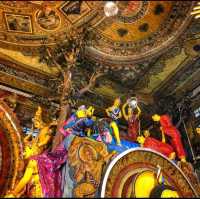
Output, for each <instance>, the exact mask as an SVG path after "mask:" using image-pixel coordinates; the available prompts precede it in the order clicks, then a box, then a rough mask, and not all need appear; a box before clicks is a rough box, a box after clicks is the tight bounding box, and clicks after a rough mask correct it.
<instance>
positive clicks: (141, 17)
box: [87, 1, 192, 66]
mask: <svg viewBox="0 0 200 199" xmlns="http://www.w3.org/2000/svg"><path fill="white" fill-rule="evenodd" d="M118 4H119V10H121V12H120V13H119V14H118V15H117V16H116V17H113V18H106V17H103V18H102V20H101V22H99V24H98V25H96V26H95V28H94V30H93V31H94V35H95V37H96V40H95V41H94V42H93V44H92V45H91V46H89V47H88V49H87V50H88V54H89V55H90V56H91V57H93V58H95V59H99V60H100V59H103V61H102V62H106V63H107V62H108V63H112V65H115V64H116V61H115V60H118V61H120V63H118V65H119V64H121V65H122V66H124V65H128V63H129V64H130V63H133V62H134V61H135V62H136V61H137V62H138V61H143V60H144V58H147V57H148V56H150V55H151V56H153V55H154V56H155V55H158V54H160V53H162V50H166V48H167V47H169V46H170V45H171V44H172V43H173V42H174V40H176V38H177V37H178V36H179V35H180V34H181V33H182V32H183V31H184V30H185V28H186V27H187V24H188V22H189V20H190V18H191V17H190V16H189V12H190V9H191V6H192V4H191V2H189V1H186V2H181V3H180V2H174V1H173V2H172V1H123V2H119V3H118Z"/></svg>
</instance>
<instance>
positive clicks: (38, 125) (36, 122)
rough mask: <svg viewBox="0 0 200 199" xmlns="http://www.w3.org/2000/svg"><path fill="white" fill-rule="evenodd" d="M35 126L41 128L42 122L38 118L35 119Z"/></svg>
mask: <svg viewBox="0 0 200 199" xmlns="http://www.w3.org/2000/svg"><path fill="white" fill-rule="evenodd" d="M34 126H35V128H37V129H39V128H40V126H41V125H40V122H39V121H38V120H34Z"/></svg>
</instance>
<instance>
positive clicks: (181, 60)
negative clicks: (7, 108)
mask: <svg viewBox="0 0 200 199" xmlns="http://www.w3.org/2000/svg"><path fill="white" fill-rule="evenodd" d="M116 3H117V6H118V8H119V13H118V15H116V16H114V17H106V16H105V14H104V12H103V10H104V9H103V8H104V4H105V2H103V1H82V2H81V3H80V2H79V1H48V2H45V1H26V2H25V1H19V2H16V1H2V2H0V22H1V23H0V45H1V48H0V59H1V60H2V61H1V63H2V64H3V65H2V66H1V67H0V81H1V82H2V83H3V84H6V85H9V86H13V87H15V88H18V89H20V90H23V91H26V92H30V93H33V94H39V95H41V96H46V95H48V96H51V95H52V93H54V94H56V95H57V88H56V87H57V86H58V82H59V72H58V70H57V68H56V67H55V66H54V65H51V67H49V63H48V59H47V58H46V56H47V54H46V51H45V46H48V47H50V48H51V49H56V48H57V47H58V46H59V45H60V44H62V43H64V41H65V40H66V38H67V35H68V31H69V30H70V29H71V28H72V27H76V28H79V27H82V26H83V25H86V24H89V27H90V28H89V30H90V31H89V33H90V34H89V36H88V40H87V47H86V51H85V54H84V55H85V56H83V59H85V62H84V63H83V64H82V65H80V67H78V70H79V71H80V72H79V73H84V74H91V73H92V72H93V71H95V70H96V69H97V68H98V67H99V65H101V66H103V68H104V77H103V78H100V79H99V81H98V82H97V85H96V87H95V88H94V89H92V93H90V94H89V97H88V98H87V96H84V97H86V101H87V100H88V99H96V98H99V99H101V100H100V101H102V100H103V99H106V100H109V101H112V100H113V98H114V97H116V96H121V97H124V96H127V93H129V95H132V94H136V93H138V92H139V93H140V94H141V95H144V96H146V100H147V98H148V100H147V101H148V102H152V101H153V100H152V96H153V95H154V93H156V92H158V91H159V89H160V88H161V87H163V86H164V84H165V82H166V81H167V80H168V79H170V78H171V76H172V75H173V74H174V73H176V72H177V71H178V70H180V69H181V68H182V67H184V66H185V64H186V63H187V64H188V65H189V64H190V63H192V60H193V58H194V57H195V56H197V55H198V53H199V52H198V49H199V47H198V34H199V29H198V27H199V26H198V23H196V22H195V24H194V22H192V18H191V16H190V11H191V9H192V6H193V4H194V2H193V1H192V2H191V1H182V2H175V1H117V2H116ZM190 24H193V25H190ZM186 30H187V31H186ZM58 49H59V48H58ZM61 50H62V49H61ZM10 68H11V69H10ZM73 77H74V79H75V81H76V84H77V85H79V87H80V85H82V83H81V82H87V81H88V78H87V76H84V77H83V75H82V76H81V75H80V74H79V75H77V74H74V76H73ZM10 82H12V85H11V83H10ZM158 93H159V92H158ZM160 93H161V92H160ZM84 100H85V99H84ZM93 101H94V102H95V100H93ZM102 103H104V104H105V102H102ZM102 103H99V106H101V105H102ZM100 104H101V105H100Z"/></svg>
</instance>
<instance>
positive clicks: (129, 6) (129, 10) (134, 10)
mask: <svg viewBox="0 0 200 199" xmlns="http://www.w3.org/2000/svg"><path fill="white" fill-rule="evenodd" d="M117 5H118V7H119V14H118V20H119V21H121V22H123V23H132V22H134V21H136V20H138V19H139V18H141V17H142V16H143V15H144V14H145V12H146V11H147V7H148V1H118V4H117Z"/></svg>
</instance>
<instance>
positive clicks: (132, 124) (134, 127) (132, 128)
mask: <svg viewBox="0 0 200 199" xmlns="http://www.w3.org/2000/svg"><path fill="white" fill-rule="evenodd" d="M127 106H128V112H127V113H126V107H127ZM122 113H123V116H124V118H125V120H126V121H128V136H129V137H130V138H131V140H133V141H136V140H137V136H138V134H139V132H140V120H139V117H140V115H141V109H140V108H139V106H138V103H137V99H136V98H135V97H132V98H130V99H128V100H127V102H126V103H125V104H124V105H123V107H122Z"/></svg>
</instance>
